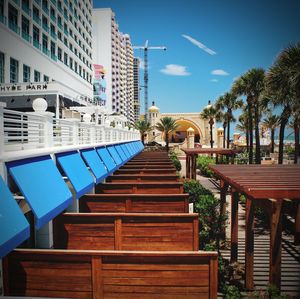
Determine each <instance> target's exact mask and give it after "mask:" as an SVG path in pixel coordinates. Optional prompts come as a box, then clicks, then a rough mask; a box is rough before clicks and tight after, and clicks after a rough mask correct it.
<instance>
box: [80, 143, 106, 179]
mask: <svg viewBox="0 0 300 299" xmlns="http://www.w3.org/2000/svg"><path fill="white" fill-rule="evenodd" d="M81 154H82V157H83V159H84V160H85V162H86V163H87V164H88V165H89V167H90V168H91V170H92V172H93V174H94V176H95V178H96V184H98V183H100V182H102V181H103V180H104V179H105V178H106V177H107V176H108V170H107V169H106V167H105V165H104V163H103V162H102V161H101V159H100V157H99V155H98V154H97V152H96V150H94V149H88V150H82V151H81Z"/></svg>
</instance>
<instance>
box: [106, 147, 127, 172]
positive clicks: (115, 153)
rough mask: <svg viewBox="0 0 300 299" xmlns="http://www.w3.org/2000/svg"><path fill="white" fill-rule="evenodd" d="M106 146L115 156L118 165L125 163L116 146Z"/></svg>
mask: <svg viewBox="0 0 300 299" xmlns="http://www.w3.org/2000/svg"><path fill="white" fill-rule="evenodd" d="M106 148H107V150H108V151H109V153H110V155H111V156H112V157H113V159H114V161H115V163H116V164H117V167H119V166H121V165H122V164H123V160H122V159H121V157H120V156H119V154H118V153H117V151H116V149H115V147H114V146H113V145H109V146H107V147H106Z"/></svg>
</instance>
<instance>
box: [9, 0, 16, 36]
mask: <svg viewBox="0 0 300 299" xmlns="http://www.w3.org/2000/svg"><path fill="white" fill-rule="evenodd" d="M8 25H9V27H10V28H11V29H12V30H14V31H16V30H17V27H18V10H17V9H16V8H15V7H13V6H12V5H11V4H8ZM15 29H16V30H15Z"/></svg>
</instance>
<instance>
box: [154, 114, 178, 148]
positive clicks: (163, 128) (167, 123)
mask: <svg viewBox="0 0 300 299" xmlns="http://www.w3.org/2000/svg"><path fill="white" fill-rule="evenodd" d="M155 127H156V129H157V130H159V131H160V132H163V133H164V138H165V142H166V150H167V151H169V134H170V133H172V132H174V131H175V130H176V129H177V128H178V127H179V125H178V124H176V120H175V119H173V118H172V117H168V116H166V117H163V118H162V119H161V120H160V122H158V123H157V124H156V126H155Z"/></svg>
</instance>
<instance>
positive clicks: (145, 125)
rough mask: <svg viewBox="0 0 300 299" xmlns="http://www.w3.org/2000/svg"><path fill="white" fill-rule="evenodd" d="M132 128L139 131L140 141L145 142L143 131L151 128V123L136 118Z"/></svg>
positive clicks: (145, 131)
mask: <svg viewBox="0 0 300 299" xmlns="http://www.w3.org/2000/svg"><path fill="white" fill-rule="evenodd" d="M134 128H135V129H137V130H139V131H140V134H141V140H142V143H143V144H144V143H145V133H147V132H149V131H151V130H152V126H151V124H150V123H149V122H148V121H147V120H144V119H142V120H138V121H137V122H136V123H135V124H134Z"/></svg>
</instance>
